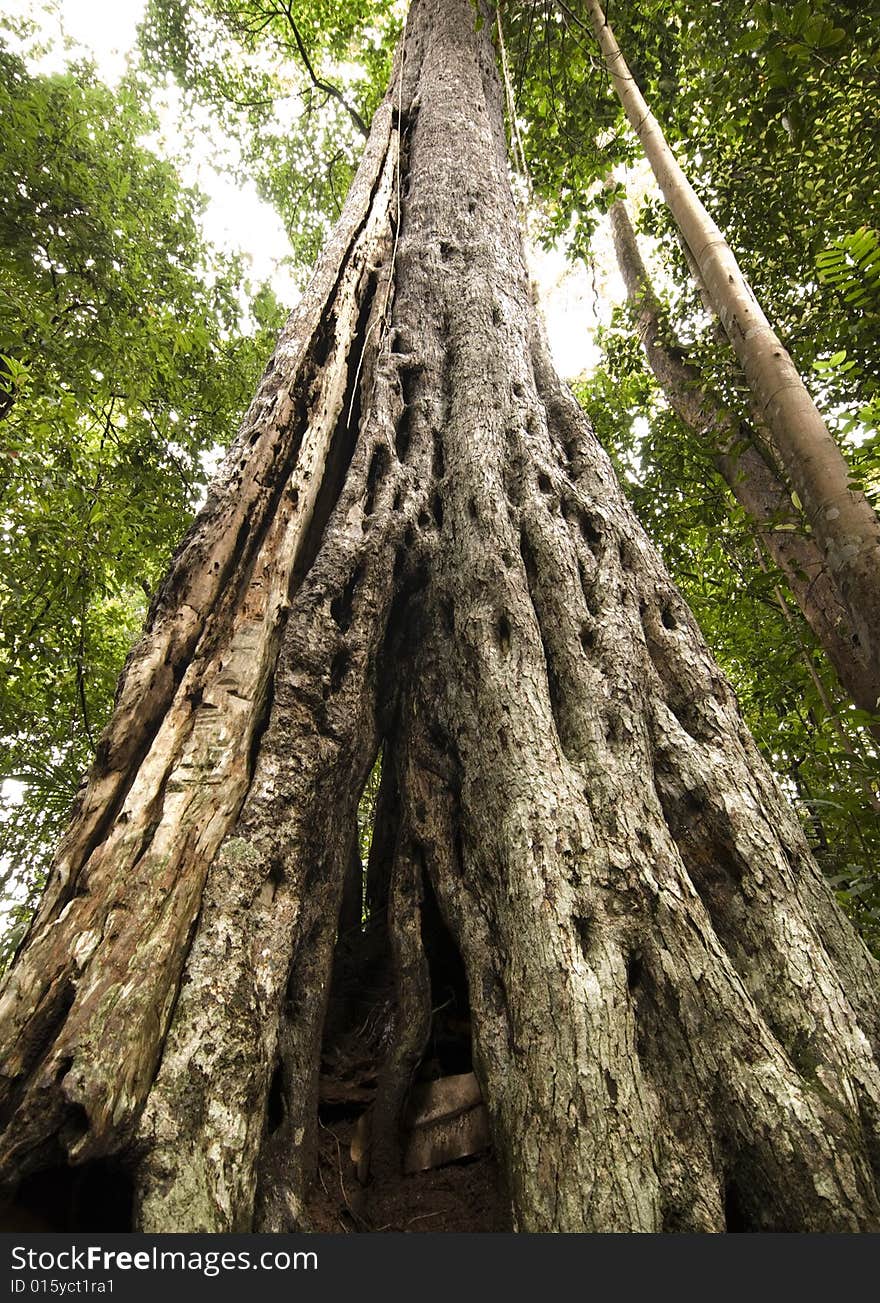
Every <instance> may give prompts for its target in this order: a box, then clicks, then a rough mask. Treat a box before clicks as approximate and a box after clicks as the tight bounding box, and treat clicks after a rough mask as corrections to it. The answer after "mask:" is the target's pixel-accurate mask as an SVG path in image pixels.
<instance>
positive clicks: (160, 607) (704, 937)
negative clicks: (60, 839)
mask: <svg viewBox="0 0 880 1303" xmlns="http://www.w3.org/2000/svg"><path fill="white" fill-rule="evenodd" d="M491 30H492V29H491V23H489V22H488V21H487V22H484V23H482V24H478V23H477V22H476V14H475V10H474V8H473V6H472V5H471V3H470V0H415V4H414V6H413V8H412V10H411V12H410V15H409V18H408V20H407V25H406V30H405V34H404V40H403V42H402V45H401V50H400V52H399V54H398V59H397V63H396V68H395V73H394V78H393V81H392V86H391V89H390V91H389V94H388V97H387V98H386V100H385V102H384V103H383V105H382V106H381V107H380V109H379V110H378V112H377V114H376V117H375V120H374V123H373V126H372V130H371V133H370V137H369V140H368V143H367V146H366V152H365V155H364V159H363V162H362V164H361V168H360V171H359V173H358V176H357V179H356V181H355V183H354V186H353V188H352V191H351V194H350V195H349V198H348V201H347V203H346V206H345V209H344V212H343V215H342V218H341V219H340V223H339V226H338V228H337V231H336V233H335V235H334V237H333V238H332V240H331V242H330V244H329V245H328V248H327V249H326V251H325V253H324V255H323V258H322V260H321V262H320V265H319V267H318V269H317V271H316V273H315V278H314V280H313V283H312V286H311V288H310V290H309V292H308V294H307V295H306V296H305V298H304V299H303V301H302V303H301V304H300V305H299V307H298V308H297V310H296V312H295V313H294V314H293V316H292V317H291V320H290V322H289V323H288V325H287V327H286V328H285V330H284V332H283V333H282V336H281V338H280V340H279V344H278V347H277V349H276V352H275V354H274V356H273V358H272V360H271V361H270V363H269V366H268V367H267V370H266V373H265V375H264V377H263V381H262V383H261V386H260V389H259V392H258V394H257V397H256V399H255V400H254V404H253V405H252V408H251V410H250V412H249V414H248V416H247V417H246V419H245V422H244V425H243V427H242V430H241V432H240V434H239V436H238V438H237V440H236V442H235V443H234V445H233V447H232V450H231V451H230V454H229V456H228V458H227V461H226V464H225V468H224V471H223V473H222V475H221V477H220V478H219V480H218V482H217V484H216V485H215V486H214V489H213V491H212V493H211V495H210V497H209V501H208V504H207V506H206V507H205V509H204V511H203V512H202V514H201V515H200V517H199V518H198V519H197V521H196V523H195V524H194V526H193V528H192V530H191V531H190V533H189V534H188V535H187V537H186V539H185V540H184V542H183V544H182V546H181V548H180V550H179V552H178V554H177V556H176V558H175V560H174V563H173V566H172V569H171V573H170V575H169V577H168V579H167V581H166V583H165V585H164V587H163V589H162V590H161V592H160V593H159V595H158V597H157V599H156V601H155V603H154V606H153V610H152V613H151V619H150V624H149V627H148V630H147V632H146V634H145V636H144V639H143V641H142V642H141V644H140V645H139V646H138V647H137V648H136V649H135V651H134V652H133V653H132V656H131V658H130V660H129V663H128V666H127V668H126V671H125V674H124V676H123V680H122V682H121V685H120V690H119V696H118V702H117V708H116V713H115V715H114V718H113V721H112V723H111V724H110V726H109V728H108V730H107V733H106V735H105V737H104V739H103V741H102V744H101V748H100V754H99V757H98V761H97V763H96V766H95V769H94V771H93V773H92V775H91V776H90V779H89V781H88V784H87V785H86V787H85V788H84V790H83V793H82V795H81V798H80V802H79V808H78V810H77V813H76V816H75V818H74V820H73V822H72V825H71V828H70V830H69V833H68V835H67V837H66V839H65V842H64V844H63V846H62V847H61V848H60V850H59V855H58V859H57V863H56V867H55V869H54V872H53V875H52V878H51V881H50V884H49V887H48V889H47V892H46V895H45V899H44V901H43V902H42V905H41V907H40V910H39V912H38V914H37V916H36V918H35V920H34V923H33V925H32V927H31V930H30V933H29V935H28V937H27V938H26V940H25V943H24V944H23V947H22V949H21V951H20V953H19V955H18V958H17V961H16V963H15V965H14V967H13V969H12V970H11V972H10V974H9V976H8V978H7V980H6V984H5V987H4V990H3V994H2V1004H0V1020H2V1021H0V1035H2V1044H3V1047H4V1051H3V1053H4V1057H3V1069H2V1080H0V1086H2V1092H0V1105H2V1109H3V1114H2V1122H3V1127H4V1130H3V1139H2V1145H0V1174H2V1179H3V1181H4V1182H5V1184H6V1187H7V1188H8V1189H9V1190H10V1191H11V1190H13V1189H14V1188H15V1187H16V1186H17V1187H18V1188H19V1190H20V1191H22V1190H24V1191H27V1190H31V1191H33V1190H34V1189H35V1188H36V1184H35V1183H37V1184H38V1182H39V1179H40V1174H41V1173H46V1172H50V1173H52V1174H53V1176H54V1179H58V1174H59V1172H64V1171H71V1172H74V1173H77V1172H78V1173H80V1174H82V1175H83V1179H84V1181H86V1183H85V1185H84V1186H83V1188H84V1189H88V1190H91V1189H93V1188H94V1184H95V1181H98V1180H100V1179H105V1182H106V1181H110V1180H111V1179H112V1180H119V1179H120V1173H121V1174H122V1175H123V1176H124V1177H125V1178H126V1179H127V1180H128V1182H129V1183H130V1191H131V1203H132V1208H131V1218H132V1223H133V1224H134V1225H135V1226H136V1227H138V1228H140V1229H142V1230H145V1231H146V1230H148V1231H164V1230H175V1231H184V1230H191V1231H195V1230H207V1231H225V1230H239V1231H242V1230H252V1229H253V1230H269V1231H286V1230H291V1229H308V1228H309V1227H310V1226H311V1225H312V1224H313V1222H312V1219H311V1213H310V1197H311V1194H310V1192H311V1191H312V1189H313V1186H314V1180H315V1171H316V1154H317V1151H318V1146H319V1139H320V1137H319V1113H318V1109H319V1098H320V1093H321V1090H322V1084H321V1083H322V1080H323V1077H324V1076H325V1075H326V1069H327V1062H328V1060H329V1059H330V1057H331V1056H332V1052H333V1050H334V1046H333V1045H332V1044H331V1043H330V1042H331V1040H332V1036H331V1032H333V1029H334V1028H335V1029H337V1030H338V1028H339V1027H342V1026H343V1025H344V1018H343V1013H342V1012H341V1010H342V1009H343V1007H344V1003H345V1001H344V1000H343V999H342V996H341V995H340V986H339V980H340V979H339V974H340V972H343V971H346V964H349V960H348V959H347V958H346V952H344V946H343V943H344V942H345V944H346V945H348V944H351V946H352V949H353V951H354V952H355V954H356V955H357V954H360V958H359V959H358V961H357V962H358V963H360V964H361V965H362V966H361V968H358V967H357V964H355V965H354V967H353V968H352V967H351V965H350V964H349V968H348V970H347V971H349V973H352V972H353V973H354V978H353V980H352V981H351V982H350V984H349V985H350V988H351V989H350V990H349V991H348V992H347V993H344V994H345V998H346V999H349V1000H352V1001H355V1002H356V1001H358V1000H359V1001H360V1006H359V1008H360V1011H361V1012H363V1008H364V1004H365V1003H366V1005H367V1016H366V1017H364V1019H363V1028H366V1029H367V1030H366V1031H364V1030H363V1028H362V1029H361V1031H362V1032H363V1036H364V1037H365V1038H366V1039H365V1040H364V1044H368V1048H369V1050H370V1053H371V1054H372V1055H373V1061H374V1067H375V1075H374V1085H373V1086H372V1087H371V1089H372V1090H373V1092H374V1093H373V1099H372V1109H371V1123H372V1125H371V1131H372V1135H371V1140H370V1145H371V1157H370V1162H369V1164H365V1165H364V1166H365V1167H366V1166H367V1165H369V1166H371V1168H372V1177H371V1179H375V1180H376V1181H385V1182H387V1181H388V1180H389V1179H391V1178H392V1177H393V1175H394V1173H395V1172H397V1173H398V1179H399V1180H414V1179H416V1178H415V1177H403V1176H400V1175H399V1172H400V1166H401V1139H402V1137H401V1126H402V1117H403V1113H404V1110H405V1108H406V1104H407V1101H408V1099H409V1098H410V1097H411V1095H412V1092H411V1083H412V1082H413V1080H414V1079H415V1076H416V1074H417V1072H418V1071H419V1067H420V1064H421V1063H423V1062H424V1060H425V1058H426V1056H427V1054H428V1051H429V1041H431V1039H432V1038H434V1039H436V1038H435V1037H434V1031H435V1029H436V1026H437V1020H438V1018H440V1017H441V1013H440V1012H439V1011H438V1005H439V1004H440V1003H441V1000H440V998H439V997H438V994H437V991H436V990H435V989H434V988H435V987H436V986H437V984H438V981H439V979H438V976H437V975H438V972H440V971H441V969H442V967H443V965H446V969H445V971H446V972H448V973H451V974H453V977H452V978H450V981H451V983H452V985H453V986H455V985H456V983H457V990H458V994H459V998H462V997H463V998H464V999H466V1001H467V1004H468V1009H467V1011H466V1012H467V1019H466V1021H467V1025H468V1027H469V1037H470V1043H469V1054H470V1056H471V1060H472V1065H473V1070H474V1071H475V1073H476V1077H477V1080H478V1082H479V1086H480V1091H481V1094H482V1098H483V1100H484V1101H485V1104H486V1108H487V1113H488V1118H489V1125H490V1130H491V1136H492V1146H493V1150H494V1154H495V1158H496V1160H497V1164H498V1168H499V1171H500V1188H501V1190H502V1192H503V1198H504V1200H505V1201H506V1204H507V1206H508V1207H509V1218H510V1224H511V1225H513V1226H514V1227H515V1228H516V1229H518V1230H522V1231H655V1230H661V1229H665V1230H670V1231H678V1230H702V1231H723V1230H725V1229H743V1228H746V1229H754V1230H794V1229H799V1230H813V1231H820V1230H821V1231H828V1230H868V1229H877V1228H878V1226H880V1208H878V1186H877V1162H878V1107H880V1073H878V1065H877V1059H876V1054H877V1049H878V1039H880V1037H878V1032H880V1027H878V1022H880V1019H878V1005H877V992H878V972H877V965H876V964H875V962H874V961H873V960H872V958H871V957H870V955H869V954H868V953H867V951H866V950H865V948H864V946H863V945H862V943H861V942H860V940H859V939H858V938H857V937H856V936H855V935H854V933H853V932H852V930H851V928H850V927H849V925H848V924H847V922H846V921H845V919H844V918H843V916H842V915H841V914H840V912H839V911H838V909H837V906H836V904H835V902H834V899H833V896H832V893H831V892H830V890H829V888H828V887H827V885H826V884H825V882H824V881H823V879H822V878H821V876H820V874H819V872H818V870H817V869H816V867H815V865H814V863H813V862H812V860H811V858H810V856H809V853H808V851H807V847H806V845H805V842H804V838H803V836H802V834H801V831H800V828H799V826H798V824H797V822H796V820H795V819H794V817H793V815H792V814H791V812H790V811H789V809H788V808H787V807H786V805H785V803H784V801H783V799H782V798H781V796H780V794H779V792H778V790H777V789H776V787H775V785H774V783H773V781H772V779H771V776H770V774H769V772H768V770H767V768H766V766H765V765H764V764H763V762H762V761H761V759H760V757H759V755H758V753H757V751H756V749H755V746H754V743H753V742H752V740H751V739H750V737H749V736H748V734H747V732H746V730H745V728H744V726H743V724H742V721H741V719H740V717H739V714H738V712H737V707H736V703H735V700H734V697H733V694H732V692H731V689H730V688H729V686H728V685H727V683H726V682H725V680H724V679H723V677H722V675H721V674H720V672H719V671H718V669H717V667H716V666H715V665H714V663H713V661H712V659H711V656H710V655H709V653H708V651H707V649H706V647H705V645H704V643H703V640H702V638H701V636H700V633H699V630H698V629H697V628H696V626H695V624H694V621H693V619H692V617H691V616H690V614H689V612H688V611H687V609H686V607H685V606H684V604H683V602H682V601H681V598H680V597H679V595H678V594H677V593H676V591H675V589H674V587H673V585H672V584H671V582H670V580H669V578H668V576H667V574H666V572H665V571H664V569H663V566H662V564H661V562H660V561H659V559H658V557H657V555H656V553H655V552H654V550H653V548H652V547H651V545H650V544H649V542H648V541H647V539H646V537H645V535H644V533H643V532H642V530H641V528H640V527H639V525H638V523H637V521H636V520H635V518H634V516H633V514H632V512H631V510H630V508H629V507H628V505H627V503H626V501H625V499H624V498H623V495H622V493H621V491H620V489H619V488H618V486H617V484H616V481H615V479H614V475H613V473H612V470H611V467H610V464H609V462H608V459H607V457H606V456H605V454H604V452H603V451H602V449H601V448H600V447H599V445H598V444H597V442H596V440H595V438H594V436H593V433H592V431H591V429H590V426H589V423H588V422H587V421H586V419H585V417H584V416H583V414H582V413H581V411H580V410H579V408H578V407H577V405H576V403H575V402H574V400H573V399H572V397H571V395H570V394H569V393H568V391H567V390H566V389H565V388H564V386H563V385H562V384H561V383H560V382H559V380H558V379H557V377H556V375H555V373H554V371H553V368H552V366H551V364H550V361H549V359H548V355H547V350H546V346H545V343H544V340H543V337H542V333H541V330H540V327H539V325H538V322H537V320H536V316H535V312H534V309H533V306H532V301H531V296H530V292H529V285H528V281H527V276H526V272H525V270H524V265H523V257H522V249H521V244H520V237H519V232H518V228H517V222H516V218H515V211H514V206H513V202H512V199H511V195H510V190H509V186H508V180H507V161H506V148H505V135H504V125H503V118H502V106H501V93H500V89H499V83H498V78H497V74H496V69H495V60H494V51H493V48H492V43H491ZM380 747H381V750H382V756H383V772H382V784H381V789H380V794H379V799H378V805H377V810H376V819H375V835H374V838H373V845H372V850H371V854H370V863H369V869H368V872H367V875H366V890H365V900H366V910H367V914H368V917H367V920H366V924H365V926H364V927H363V928H358V926H357V913H358V911H357V900H358V895H359V882H358V866H357V863H356V860H355V838H356V813H357V806H358V799H359V796H360V793H361V791H362V790H363V787H364V784H365V782H366V780H367V777H368V775H369V773H370V772H371V769H372V766H373V763H374V760H375V757H376V755H377V752H378V751H379V749H380ZM340 919H343V920H345V924H344V926H342V925H340V922H339V920H340ZM352 919H354V923H353V924H352ZM370 965H372V967H370ZM374 972H379V973H380V974H381V975H382V980H381V981H379V982H378V987H379V990H380V994H378V995H377V996H376V998H375V1005H374V1006H370V1004H369V1000H370V998H371V996H370V991H371V989H372V988H371V986H370V981H368V980H367V978H368V975H369V974H370V973H374ZM456 973H458V974H460V975H459V976H458V977H456V976H454V975H455V974H456ZM371 980H372V979H371ZM383 982H384V985H383V984H382V983H383ZM446 1016H448V1011H447V1015H446ZM459 1021H460V1022H464V1021H465V1019H464V1018H460V1019H459ZM334 1034H335V1033H334ZM359 1034H360V1033H359ZM340 1035H341V1033H340ZM469 1069H470V1063H464V1064H461V1065H460V1066H459V1067H457V1068H454V1069H452V1071H456V1072H460V1073H463V1072H467V1071H468V1070H469ZM86 1178H88V1180H86ZM89 1181H91V1184H89V1183H88V1182H89Z"/></svg>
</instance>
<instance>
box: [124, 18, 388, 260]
mask: <svg viewBox="0 0 880 1303" xmlns="http://www.w3.org/2000/svg"><path fill="white" fill-rule="evenodd" d="M398 31H399V20H398V18H397V17H396V14H395V7H394V5H393V3H392V0H374V2H373V3H371V4H369V5H363V4H358V3H355V0H347V2H346V3H336V2H335V0H334V3H329V2H328V0H309V2H308V3H299V4H294V3H293V0H291V2H290V3H288V2H287V0H279V3H274V2H273V0H198V3H194V4H184V3H182V0H150V2H149V4H148V6H147V12H146V17H145V20H144V23H143V25H142V28H141V33H140V45H141V50H142V52H143V58H144V62H145V66H146V68H147V69H148V70H150V71H151V72H152V74H153V75H154V76H155V75H159V76H161V77H165V76H167V75H168V74H169V73H170V74H171V75H172V76H173V78H174V79H175V81H176V82H177V84H178V85H179V86H180V87H181V88H182V89H183V91H184V92H185V95H186V103H187V105H188V106H189V109H190V111H194V110H195V109H197V108H199V107H201V108H202V109H204V108H207V109H209V110H210V112H211V114H212V116H213V117H214V118H215V119H216V122H217V124H218V125H219V126H220V127H221V128H222V132H223V134H224V136H225V137H226V139H227V140H233V141H235V142H236V144H237V146H238V149H239V153H240V157H239V160H238V162H237V163H235V164H234V168H235V170H236V171H237V172H238V174H239V176H241V177H243V178H245V177H246V178H248V179H251V180H254V181H255V182H256V184H257V188H258V190H259V192H260V194H261V195H262V196H263V198H265V199H267V200H268V201H269V202H270V203H272V204H273V205H274V207H275V208H276V209H277V210H278V212H279V213H280V215H281V217H282V220H283V221H284V223H285V226H286V227H287V231H288V234H289V236H290V240H291V244H292V246H293V250H294V257H295V260H296V264H297V266H298V267H299V269H300V272H301V273H302V275H303V276H305V275H306V273H307V272H308V270H309V269H310V268H311V266H312V264H313V263H314V261H315V259H316V257H317V255H318V253H319V252H320V250H321V247H322V245H323V243H324V241H325V239H326V237H327V234H328V232H329V229H330V225H331V224H332V222H333V221H334V220H335V218H336V217H337V216H338V214H339V211H340V207H341V204H342V200H343V199H344V198H345V194H346V192H347V190H348V187H349V184H350V182H351V179H352V177H353V175H354V170H355V167H356V166H357V162H358V159H359V157H360V152H361V149H362V147H363V138H364V134H365V132H366V128H367V125H368V124H369V121H370V118H371V116H372V114H373V111H374V109H375V108H376V105H377V104H378V102H379V100H380V99H381V97H382V95H383V93H384V91H385V87H386V85H387V82H388V77H389V74H390V70H391V54H392V50H393V46H394V41H395V40H396V37H397V34H398ZM343 85H344V89H343V88H342V87H343Z"/></svg>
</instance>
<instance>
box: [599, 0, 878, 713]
mask: <svg viewBox="0 0 880 1303" xmlns="http://www.w3.org/2000/svg"><path fill="white" fill-rule="evenodd" d="M587 10H588V13H589V16H590V22H591V24H592V27H593V31H594V33H595V36H596V39H597V41H598V43H599V46H600V48H601V50H602V53H603V56H604V58H605V62H606V64H607V66H608V70H609V72H610V74H611V77H612V79H613V81H614V86H615V89H616V91H617V94H618V97H619V99H620V102H621V104H622V105H623V108H624V111H625V113H626V115H627V117H628V119H629V121H630V123H631V125H632V127H633V130H634V131H635V132H636V134H637V136H638V138H639V140H640V141H641V144H642V147H643V149H644V151H645V155H646V157H647V159H648V162H649V163H650V164H651V169H652V171H653V173H654V176H655V177H656V179H657V182H658V184H659V186H660V189H661V190H662V191H663V195H664V198H665V199H666V202H667V204H668V205H669V209H670V211H671V213H672V215H673V217H674V218H675V221H676V223H677V224H678V227H679V230H680V231H681V233H682V236H683V238H684V240H685V241H686V243H687V245H688V247H689V249H690V251H691V253H692V254H693V257H694V260H695V262H696V264H697V267H698V269H699V273H700V278H701V280H702V283H703V284H704V285H705V287H706V290H707V292H708V295H709V298H710V300H711V302H712V306H713V308H714V310H715V312H716V314H717V316H718V317H719V319H720V321H721V323H722V325H723V326H724V329H725V332H726V333H727V337H728V339H729V340H730V343H731V345H732V346H733V349H734V351H735V352H736V355H737V357H738V359H739V362H740V365H741V366H742V369H743V373H744V375H745V378H746V381H747V383H748V385H749V387H750V389H751V391H752V394H753V396H754V399H755V403H756V405H757V408H758V410H759V411H760V413H761V415H762V418H763V419H764V421H766V424H767V426H768V428H769V429H770V431H771V434H772V436H773V441H774V445H775V447H776V448H778V450H779V453H780V456H781V458H782V462H783V465H784V468H785V471H786V474H787V475H788V477H789V479H790V480H791V483H792V485H793V487H794V488H795V490H796V491H797V493H798V496H799V497H800V500H801V502H802V503H803V504H804V513H805V515H806V517H807V519H808V521H809V522H810V526H811V528H812V530H813V533H814V535H815V538H816V541H817V543H818V544H819V547H820V548H821V551H822V555H823V557H824V560H825V563H826V565H827V567H828V570H829V572H830V574H831V576H832V578H833V579H834V582H835V584H836V586H837V588H838V590H839V592H840V594H841V596H842V598H843V600H844V601H845V602H846V605H847V610H848V615H849V623H850V625H851V627H852V629H853V631H854V637H855V638H856V639H857V640H858V648H859V653H860V655H862V656H863V657H864V659H865V662H866V664H867V665H868V666H869V667H870V673H871V676H872V677H873V678H874V679H875V680H876V679H878V678H880V520H878V518H877V515H876V513H875V512H874V510H873V508H872V507H871V504H870V503H869V502H868V500H867V498H866V497H865V495H864V493H862V492H861V491H860V490H857V489H855V488H853V487H852V482H851V481H852V476H851V474H850V472H849V469H848V467H847V465H846V462H845V461H844V459H843V457H842V455H841V453H840V450H839V448H838V447H837V444H836V443H835V442H834V439H833V438H832V436H831V434H830V433H829V431H828V427H827V426H826V424H825V422H824V420H823V418H822V416H821V414H820V413H819V411H818V409H817V408H816V405H815V403H814V402H813V400H812V398H811V397H810V395H809V393H808V392H807V389H806V386H805V385H804V382H803V381H802V380H801V378H800V376H799V374H798V372H797V368H796V367H795V365H794V363H793V362H792V360H791V357H790V356H789V354H788V352H787V351H786V349H785V348H784V346H783V344H782V342H781V340H780V339H779V337H778V336H777V335H776V333H775V332H774V330H773V329H772V327H771V325H770V323H769V322H768V320H767V318H766V317H765V315H764V313H763V311H762V309H761V307H760V304H759V303H758V302H757V300H756V298H755V296H754V294H753V292H752V290H751V287H750V286H749V284H748V281H747V280H746V279H745V277H744V276H743V274H742V271H741V270H740V267H739V264H738V263H737V261H736V258H735V257H734V255H733V253H732V251H731V249H730V247H729V245H728V244H727V242H726V240H725V239H724V237H723V235H722V234H721V231H720V230H719V229H718V227H717V226H716V225H715V223H714V222H713V221H712V218H711V217H710V216H709V214H708V212H707V211H706V209H705V208H704V207H703V205H702V203H701V202H700V200H699V199H698V197H697V195H696V193H695V191H694V189H693V187H692V186H691V184H690V182H689V181H688V179H687V177H686V176H685V174H684V172H683V171H682V169H681V167H680V166H679V164H678V162H677V161H676V159H675V156H674V154H673V153H672V150H671V149H670V148H669V145H668V144H667V143H666V140H665V138H664V136H663V132H662V130H661V128H660V125H659V123H658V122H657V119H656V118H655V117H654V115H653V114H652V113H651V111H650V109H649V108H648V105H647V103H646V102H645V99H644V97H643V96H642V94H641V92H640V90H639V88H638V85H637V84H636V81H635V78H634V77H633V75H632V73H631V71H630V69H629V67H628V66H627V63H626V60H625V59H624V57H623V55H622V53H621V51H620V47H619V46H618V44H617V41H616V39H615V36H614V33H613V31H612V29H611V27H610V25H609V23H608V22H607V20H606V17H605V13H604V12H603V9H602V6H601V5H600V4H599V0H587ZM877 704H878V703H877V701H876V699H875V701H874V703H873V705H872V707H871V709H876V708H877Z"/></svg>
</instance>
